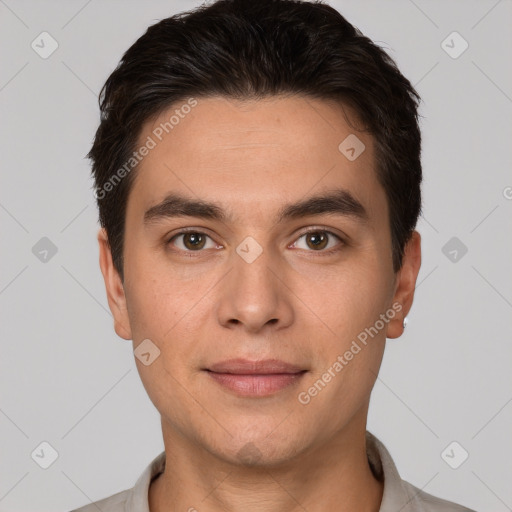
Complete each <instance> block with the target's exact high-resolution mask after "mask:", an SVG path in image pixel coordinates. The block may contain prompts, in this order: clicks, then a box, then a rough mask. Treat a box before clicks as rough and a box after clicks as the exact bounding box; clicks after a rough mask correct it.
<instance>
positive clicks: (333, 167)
mask: <svg viewBox="0 0 512 512" xmlns="http://www.w3.org/2000/svg"><path fill="white" fill-rule="evenodd" d="M194 101H195V105H194V103H191V102H190V101H187V100H184V101H183V102H181V103H176V104H174V105H172V106H171V107H169V108H168V109H167V110H165V111H164V112H162V113H161V114H159V115H158V117H156V118H154V119H152V120H150V121H148V122H146V123H145V124H144V126H143V128H142V130H141V133H140V135H139V140H138V143H139V144H138V146H137V147H140V146H142V145H143V144H145V143H147V142H148V141H149V140H150V139H151V141H153V142H152V143H151V145H152V146H154V147H153V148H152V149H151V150H150V151H149V152H148V154H147V155H146V156H145V157H144V158H143V159H142V160H141V162H140V163H139V165H138V166H137V169H136V173H135V180H134V183H133V187H132V191H131V193H130V197H129V201H128V213H129V212H130V211H131V210H137V211H140V210H144V211H145V210H146V209H147V208H148V207H150V206H152V205H154V204H156V203H158V202H159V201H161V200H162V199H163V198H164V197H165V196H166V195H167V194H169V192H172V191H175V192H179V193H182V194H183V195H187V196H190V197H191V198H196V199H197V198H201V199H204V200H210V201H215V202H216V203H220V204H223V205H224V207H225V208H226V210H228V211H229V212H230V213H233V214H235V213H245V214H249V213H252V215H253V216H256V215H257V214H261V213H262V212H263V211H264V212H265V214H266V216H267V217H268V216H269V215H270V213H271V211H272V210H275V211H277V210H278V209H279V208H280V206H281V205H282V204H283V202H291V201H296V200H297V199H301V198H305V197H307V196H308V195H313V194H314V193H315V192H318V191H319V190H326V189H329V188H340V187H342V188H345V189H347V190H349V191H350V192H351V193H352V194H353V195H354V197H356V198H357V199H358V200H359V201H360V202H361V203H362V204H363V205H364V206H365V208H366V209H367V210H368V212H369V214H370V216H372V213H373V214H374V215H378V216H381V215H382V213H383V209H384V210H385V209H386V208H387V206H386V200H385V195H384V191H383V189H382V188H381V186H380V185H379V183H378V181H377V178H376V172H375V157H374V143H373V138H372V137H371V136H370V135H369V134H368V133H362V132H360V131H358V130H356V127H357V124H358V123H357V118H356V117H355V114H354V112H353V111H352V110H351V109H350V108H349V107H347V106H342V105H340V104H339V103H335V102H327V101H324V100H318V99H312V98H306V97H303V96H293V97H271V98H266V99H260V100H247V101H237V100H230V99H227V98H223V97H212V98H197V99H196V100H194ZM186 105H194V106H193V107H190V108H184V106H186ZM346 116H348V119H347V117H346ZM340 145H341V146H340ZM347 149H348V150H349V151H348V153H347ZM352 150H353V151H352ZM359 153H360V154H359ZM354 154H355V155H356V156H357V158H355V159H354V158H353V156H354ZM349 157H350V158H349Z"/></svg>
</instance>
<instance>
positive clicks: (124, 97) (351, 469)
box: [79, 0, 468, 512]
mask: <svg viewBox="0 0 512 512" xmlns="http://www.w3.org/2000/svg"><path fill="white" fill-rule="evenodd" d="M418 101H419V97H418V95H417V93H416V92H415V91H414V89H413V88H412V86H411V84H410V83H409V81H408V80H407V79H406V78H404V77H403V76H402V75H401V73H400V72H399V71H398V69H397V68H396V66H395V64H394V63H393V61H392V60H391V59H390V58H389V57H388V56H387V55H386V54H385V53H384V52H383V51H382V50H381V49H380V48H378V47H377V46H376V45H374V44H373V43H372V42H371V41H370V40H369V39H368V38H366V37H364V36H363V35H362V34H361V33H360V32H359V31H357V30H356V29H355V28H354V27H353V26H352V25H350V24H349V23H348V22H347V21H346V20H345V19H344V18H343V17H342V16H341V15H340V14H339V13H337V12H336V11H335V10H334V9H332V8H330V7H328V6H327V5H323V4H315V3H308V2H292V1H288V0H278V1H275V0H264V1H260V0H258V1H254V0H251V1H249V0H220V1H218V2H215V3H213V4H211V5H209V6H203V7H201V8H198V9H196V10H195V11H191V12H189V13H185V14H182V15H178V16H174V17H172V18H168V19H165V20H163V21H161V22H160V23H157V24H156V25H154V26H152V27H150V28H149V29H148V30H147V32H146V33H145V34H144V35H143V36H142V37H141V38H140V39H139V40H138V41H137V42H136V43H135V44H134V45H133V46H132V47H131V48H130V49H129V50H128V51H127V52H126V54H125V55H124V56H123V59H122V61H121V63H120V65H119V66H118V68H117V69H116V70H115V71H114V72H113V73H112V75H111V76H110V77H109V79H108V80H107V82H106V84H105V87H104V90H103V91H102V98H101V111H102V119H101V124H100V126H99V128H98V131H97V133H96V137H95V140H94V145H93V147H92V149H91V151H90V153H89V155H88V156H89V157H90V158H91V159H92V162H93V175H94V179H95V187H96V189H95V194H96V197H97V201H98V206H99V212H100V221H101V225H102V229H101V230H100V232H99V234H98V241H99V246H100V266H101V271H102V273H103V276H104V280H105V286H106V291H107V297H108V302H109V306H110V309H111V311H112V314H113V317H114V327H115V331H116V333H117V334H118V335H119V336H120V337H122V338H124V339H127V340H133V346H134V352H135V356H136V363H137V367H138V371H139V374H140V376H141V379H142V382H143V384H144V387H145V389H146V391H147V392H148V395H149V397H150V399H151V400H152V402H153V403H154V405H155V407H156V408H157V409H158V411H159V412H160V415H161V424H162V433H163V439H164V445H165V452H163V453H162V454H160V455H159V456H158V457H156V458H155V459H154V460H153V462H152V463H151V464H150V466H148V468H147V469H146V470H145V471H144V473H143V474H142V475H141V477H140V479H139V480H138V482H137V483H136V484H135V486H134V488H133V489H130V490H126V491H123V492H121V493H118V494H116V495H114V496H111V497H109V498H106V499H104V500H101V501H99V502H96V503H95V504H89V505H88V506H85V507H83V508H81V509H79V510H80V511H82V512H88V511H92V510H98V509H99V510H102V511H104V512H107V511H112V512H114V511H121V510H123V511H126V512H135V511H137V512H148V511H151V512H163V511H170V510H183V511H187V510H188V511H189V512H193V511H198V512H202V511H209V512H216V511H244V512H247V511H258V512H261V511H264V512H277V511H304V510H307V511H309V512H314V511H337V512H348V511H356V510H357V511H363V512H370V511H372V512H376V511H381V512H398V511H403V512H406V511H437V512H439V511H462V510H468V509H467V508H464V507H461V506H459V505H456V504H454V503H450V502H447V501H444V500H441V499H439V498H435V497H433V496H431V495H428V494H426V493H424V492H422V491H420V490H419V489H417V488H416V487H414V486H412V485H411V484H409V483H407V482H404V481H402V480H401V478H400V476H399V474H398V472H397V470H396V467H395V465H394V463H393V460H392V459H391V457H390V455H389V453H388V452H387V450H386V448H385V447H384V445H383V444H382V443H381V442H380V441H379V440H378V439H377V438H375V437H374V436H373V435H372V434H371V433H369V432H367V431H366V422H367V414H368V407H369V401H370V394H371V391H372V388H373V385H374V383H375V380H376V378H377V375H378V371H379V367H380V364H381V361H382V357H383V352H384V346H385V342H386V338H397V337H399V336H400V335H401V334H402V332H403V329H404V327H405V317H406V315H407V313H408V312H409V310H410V308H411V306H412V302H413V296H414V288H415V283H416V278H417V275H418V272H419V269H420V264H421V247H420V235H419V233H418V232H417V231H415V226H416V221H417V219H418V216H419V214H420V211H421V193H420V184H421V174H422V173H421V163H420V143H421V137H420V131H419V128H418V118H417V106H418Z"/></svg>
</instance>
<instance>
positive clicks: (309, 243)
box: [293, 229, 344, 253]
mask: <svg viewBox="0 0 512 512" xmlns="http://www.w3.org/2000/svg"><path fill="white" fill-rule="evenodd" d="M343 245H344V240H343V239H342V238H340V237H339V236H338V235H335V234H334V233H331V232H330V231H326V230H322V229H319V230H318V229H317V230H316V231H313V230H311V231H308V232H307V233H303V234H302V235H301V236H300V237H299V238H298V239H297V241H296V242H295V243H294V244H293V247H294V248H296V249H304V250H309V251H312V252H322V253H330V252H331V250H330V249H332V250H334V251H335V250H337V249H341V247H342V246H343ZM336 246H340V247H336Z"/></svg>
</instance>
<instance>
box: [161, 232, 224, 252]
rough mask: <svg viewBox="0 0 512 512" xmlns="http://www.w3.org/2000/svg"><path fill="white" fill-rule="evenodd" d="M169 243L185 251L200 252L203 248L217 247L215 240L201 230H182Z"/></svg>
mask: <svg viewBox="0 0 512 512" xmlns="http://www.w3.org/2000/svg"><path fill="white" fill-rule="evenodd" d="M168 244H169V245H171V246H174V248H176V249H179V250H180V251H183V252H200V251H201V250H202V249H215V248H216V244H215V242H214V241H213V240H212V239H211V237H209V236H208V235H206V234H205V233H201V232H200V231H182V232H181V233H178V234H177V235H175V236H173V237H172V238H171V239H170V240H169V241H168Z"/></svg>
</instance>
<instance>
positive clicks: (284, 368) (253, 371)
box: [206, 359, 305, 375]
mask: <svg viewBox="0 0 512 512" xmlns="http://www.w3.org/2000/svg"><path fill="white" fill-rule="evenodd" d="M206 369H207V370H209V371H211V372H215V373H234V374H237V375H269V374H276V373H280V374H282V373H288V374H291V373H300V372H302V371H304V370H305V368H302V367H300V366H296V365H293V364H290V363H286V362H285V361H281V360H279V359H265V360H263V361H251V360H249V359H228V360H227V361H221V362H219V363H214V364H212V365H211V366H209V367H208V368H206Z"/></svg>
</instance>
